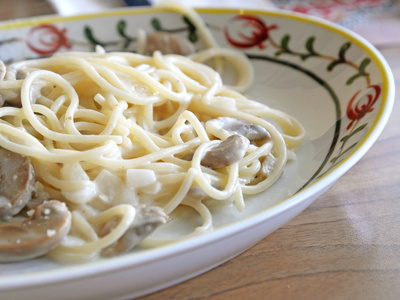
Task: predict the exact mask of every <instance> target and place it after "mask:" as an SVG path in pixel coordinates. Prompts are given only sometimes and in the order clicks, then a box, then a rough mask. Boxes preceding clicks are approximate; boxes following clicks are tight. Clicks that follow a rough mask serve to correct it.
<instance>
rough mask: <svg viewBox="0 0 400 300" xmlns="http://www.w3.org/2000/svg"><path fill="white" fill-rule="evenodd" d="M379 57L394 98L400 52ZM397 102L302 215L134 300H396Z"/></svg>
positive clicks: (42, 9)
mask: <svg viewBox="0 0 400 300" xmlns="http://www.w3.org/2000/svg"><path fill="white" fill-rule="evenodd" d="M51 12H52V11H51V8H50V6H49V5H48V4H47V3H46V2H44V1H41V0H27V1H26V0H14V1H7V0H0V19H2V20H5V19H12V18H19V17H24V16H32V15H41V14H48V13H51ZM381 52H382V54H383V55H384V56H385V58H386V59H387V60H388V62H389V64H390V66H391V68H392V70H393V73H394V76H395V82H396V88H397V89H398V90H400V45H393V46H391V47H389V48H385V49H381ZM398 98H399V96H398V95H396V103H395V107H394V110H393V113H392V116H391V118H390V120H389V123H388V125H387V126H386V128H385V130H384V131H383V133H382V135H381V136H380V137H379V139H378V141H377V142H376V143H375V144H374V146H373V147H372V148H371V149H370V151H369V152H368V153H367V154H366V155H365V156H364V157H363V158H362V159H361V160H360V161H359V162H358V163H357V164H356V165H355V166H354V167H353V168H352V169H350V170H349V171H348V172H347V173H346V174H345V175H344V176H343V177H342V178H340V179H339V180H338V181H337V182H336V183H335V184H334V185H333V186H332V187H331V188H330V189H329V190H328V191H327V192H326V193H325V194H324V195H322V196H321V197H320V198H319V199H317V200H316V201H315V202H314V203H313V204H312V205H311V206H309V207H308V208H307V209H306V210H305V211H304V212H303V213H302V214H300V215H299V216H298V217H296V218H295V219H294V220H292V221H291V222H290V223H288V224H286V225H285V226H283V227H282V228H280V229H278V230H277V231H275V232H274V233H273V234H271V235H270V236H268V237H267V238H265V239H264V240H263V241H261V242H260V243H258V244H257V245H255V246H253V247H252V248H251V249H249V250H248V251H246V252H244V253H243V254H241V255H239V256H238V257H236V258H234V259H232V260H230V261H229V262H227V263H225V264H223V265H221V266H219V267H217V268H215V269H213V270H211V271H209V272H207V273H205V274H203V275H200V276H198V277H196V278H193V279H191V280H188V281H186V282H184V283H181V284H178V285H176V286H173V287H171V288H167V289H165V290H162V291H160V292H157V293H154V294H151V295H148V296H146V297H142V298H141V299H142V300H158V299H213V300H224V299H274V300H279V299H309V300H310V299H377V300H380V299H384V300H390V299H393V300H397V299H400V171H399V168H400V155H399V153H400V111H399V105H398V101H399V99H398ZM0 298H1V296H0Z"/></svg>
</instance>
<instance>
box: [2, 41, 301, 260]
mask: <svg viewBox="0 0 400 300" xmlns="http://www.w3.org/2000/svg"><path fill="white" fill-rule="evenodd" d="M215 57H219V58H220V59H221V60H223V61H228V62H229V61H230V62H235V64H236V69H237V70H238V74H239V75H240V76H239V78H238V81H237V85H233V86H226V85H224V83H223V80H222V78H221V76H220V74H219V73H218V72H217V71H215V70H214V69H212V68H211V67H209V66H207V65H205V64H203V63H202V62H206V61H208V60H210V59H213V58H215ZM8 70H9V71H8V72H7V73H6V76H5V78H4V80H3V81H1V82H0V92H1V94H2V95H3V97H4V98H6V100H7V99H9V100H10V99H12V98H13V97H14V98H18V99H20V101H21V106H20V107H15V106H4V107H2V108H0V146H1V147H3V148H5V149H8V150H10V151H12V152H15V153H19V154H22V155H23V156H27V157H29V158H30V159H31V161H32V164H33V165H34V168H35V171H36V175H37V182H36V184H35V190H34V195H35V197H36V198H37V199H39V200H45V199H58V200H60V201H62V202H65V203H66V205H67V207H68V209H69V210H70V211H71V214H72V223H71V229H70V232H69V234H68V236H67V237H66V238H65V239H64V240H63V242H62V243H61V244H60V245H59V246H58V247H57V248H56V249H54V250H52V251H50V252H49V253H48V255H49V256H50V257H52V258H54V259H56V260H62V261H76V260H88V259H94V258H97V257H99V256H100V255H107V249H108V250H109V249H110V247H111V246H112V245H114V244H115V243H116V242H117V241H118V240H119V239H121V237H123V236H124V234H125V233H126V232H128V231H129V229H130V228H131V227H132V224H133V223H134V220H135V219H136V218H137V217H138V216H139V214H140V213H141V207H154V206H155V207H161V208H162V209H163V211H164V212H165V214H166V215H170V214H171V213H173V212H174V210H175V209H176V208H177V207H178V206H182V205H183V206H187V207H189V208H191V209H194V210H195V211H197V212H198V213H199V214H200V215H201V217H202V218H203V224H202V225H201V226H200V228H198V229H199V230H200V231H209V230H212V224H213V220H212V213H211V212H210V210H209V208H208V207H207V205H206V204H205V202H204V201H203V200H204V199H214V201H219V200H230V201H232V202H233V203H234V204H235V205H236V207H237V209H238V210H243V209H245V195H249V194H256V193H260V192H262V191H264V190H266V189H268V188H269V187H270V186H271V185H272V184H273V183H274V182H275V181H276V180H277V179H278V178H279V177H280V175H281V174H282V172H283V169H284V167H285V164H286V162H287V160H288V158H290V157H293V156H294V152H293V151H294V150H295V149H296V147H297V146H298V145H299V144H300V143H301V141H302V139H303V137H304V130H303V127H302V126H301V125H300V124H299V123H298V122H297V121H296V120H295V119H294V118H293V117H291V116H289V115H287V114H285V113H283V112H281V111H277V110H274V109H272V108H270V107H267V106H265V105H263V104H260V103H258V102H256V101H253V100H250V99H248V98H247V97H245V96H244V95H243V92H245V91H246V89H248V88H249V87H250V85H251V80H252V76H253V75H252V69H251V65H250V63H249V62H248V61H247V58H246V57H245V56H244V55H243V54H240V53H236V52H234V51H233V50H227V49H220V48H215V47H214V48H210V49H205V50H203V51H200V52H197V53H195V54H193V55H192V56H190V57H184V56H180V55H175V54H168V55H163V54H161V53H160V52H159V51H156V52H154V53H153V55H152V56H145V55H142V54H137V53H123V52H110V53H106V52H105V51H104V49H102V48H100V47H98V48H97V51H96V52H94V53H83V52H67V53H62V54H55V55H53V56H52V57H48V58H41V59H32V60H29V61H23V62H18V63H15V64H14V65H12V66H11V67H9V68H8ZM15 70H18V73H19V74H21V73H23V74H24V77H23V78H22V79H20V78H19V77H18V74H17V72H15ZM240 70H242V71H240ZM7 97H8V98H7ZM271 120H273V122H275V123H276V124H278V125H279V126H275V125H273V122H272V121H271ZM229 126H231V127H229ZM238 127H240V128H242V129H241V130H245V131H246V130H247V132H245V133H243V132H242V133H237V128H238ZM249 128H250V129H249ZM253 129H255V130H258V131H259V132H261V134H264V135H263V136H262V137H258V136H257V137H256V138H251V137H246V138H245V139H246V140H247V142H246V141H245V142H243V141H242V139H243V138H242V139H241V138H240V137H238V138H236V140H235V141H232V143H233V145H235V147H236V145H238V147H239V148H238V149H239V150H237V152H239V151H242V152H243V155H242V157H240V158H239V159H236V160H234V161H233V162H228V165H226V166H223V167H212V166H209V165H204V163H203V162H204V158H205V157H206V156H207V155H208V153H210V152H212V151H214V150H215V152H216V154H215V155H219V154H218V153H217V152H218V151H217V150H218V149H219V148H221V149H222V151H225V150H226V149H224V148H223V147H224V145H227V144H226V143H224V142H225V141H228V139H229V138H230V137H231V136H233V135H235V136H246V134H247V133H248V131H249V130H253ZM227 143H228V142H227ZM246 143H247V144H246ZM232 147H233V146H232ZM240 147H242V148H240ZM227 149H236V148H231V147H228V148H227ZM235 151H236V150H234V152H235ZM223 153H225V152H223ZM232 155H236V156H237V155H239V154H237V153H236V152H235V153H233V154H232ZM239 156H240V155H239ZM217 157H218V156H217ZM217 160H219V159H218V158H217Z"/></svg>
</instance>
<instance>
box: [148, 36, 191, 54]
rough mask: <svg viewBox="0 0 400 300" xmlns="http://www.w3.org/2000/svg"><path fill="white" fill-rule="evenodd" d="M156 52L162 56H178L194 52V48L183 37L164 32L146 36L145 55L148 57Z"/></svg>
mask: <svg viewBox="0 0 400 300" xmlns="http://www.w3.org/2000/svg"><path fill="white" fill-rule="evenodd" d="M156 50H158V51H160V52H161V53H162V54H180V55H189V54H192V53H193V52H194V51H195V49H194V46H193V45H192V44H191V43H190V42H189V41H188V40H187V39H185V38H184V37H182V36H179V35H176V34H171V33H165V32H156V33H151V34H149V35H147V37H146V54H148V55H150V54H152V53H153V52H154V51H156Z"/></svg>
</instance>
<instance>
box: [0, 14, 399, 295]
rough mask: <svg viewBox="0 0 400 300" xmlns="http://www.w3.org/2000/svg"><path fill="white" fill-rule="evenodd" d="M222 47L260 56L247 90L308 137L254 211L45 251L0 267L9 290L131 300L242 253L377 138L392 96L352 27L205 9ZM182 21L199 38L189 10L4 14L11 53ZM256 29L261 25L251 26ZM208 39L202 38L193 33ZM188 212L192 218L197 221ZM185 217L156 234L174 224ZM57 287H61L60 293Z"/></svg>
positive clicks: (1, 286) (128, 39)
mask: <svg viewBox="0 0 400 300" xmlns="http://www.w3.org/2000/svg"><path fill="white" fill-rule="evenodd" d="M199 13H200V14H201V16H202V17H203V18H204V20H205V22H206V23H207V25H208V26H209V28H210V29H211V31H212V33H213V35H214V36H215V38H216V39H217V41H218V43H219V44H220V46H222V47H233V48H236V49H242V50H243V51H245V52H246V53H247V54H248V56H249V57H250V58H251V61H252V63H253V64H254V67H255V70H256V82H255V85H254V87H253V88H252V89H251V91H250V92H249V96H250V98H252V99H255V100H257V101H261V102H264V103H266V104H268V105H270V106H272V107H275V108H278V109H281V110H283V111H285V112H287V113H289V114H292V115H293V116H294V117H296V118H297V119H298V120H299V121H300V122H302V123H303V125H304V126H305V128H306V131H307V139H306V141H305V142H304V143H303V144H302V145H301V147H300V148H299V150H298V152H297V153H298V160H297V161H293V162H290V163H289V164H288V166H287V168H286V170H285V172H284V175H283V176H282V178H280V180H279V181H278V182H277V183H276V184H275V185H274V186H273V187H272V188H271V189H270V190H268V191H267V192H265V193H263V194H260V195H257V196H254V197H252V198H248V199H247V200H246V209H245V211H244V212H242V213H238V212H236V211H235V209H233V208H232V209H229V208H228V209H222V208H220V209H216V211H215V212H214V219H215V220H217V221H216V223H215V230H214V231H213V232H211V233H207V234H204V235H201V236H198V237H193V238H190V239H187V240H182V241H179V242H176V243H173V244H169V245H165V246H162V247H159V248H155V249H141V248H138V249H136V250H135V251H133V252H132V253H128V254H126V255H123V256H120V257H116V258H112V259H102V260H98V261H94V262H88V263H84V264H74V265H62V264H57V263H54V262H51V261H49V260H47V259H46V258H41V259H36V260H31V261H26V262H21V263H13V264H2V265H0V295H1V299H3V300H5V299H14V300H17V299H55V298H57V299H89V298H91V299H99V300H100V299H126V298H132V297H137V296H141V295H144V294H147V293H151V292H154V291H157V290H159V289H162V288H165V287H168V286H171V285H173V284H176V283H179V282H181V281H183V280H185V279H188V278H191V277H193V276H196V275H198V274H200V273H202V272H205V271H207V270H209V269H211V268H213V267H215V266H217V265H219V264H221V263H223V262H225V261H227V260H229V259H231V258H232V257H234V256H236V255H238V254H239V253H241V252H242V251H245V250H246V249H248V248H249V247H251V246H252V245H254V244H255V243H257V242H259V241H260V240H261V239H263V238H264V237H266V236H267V235H268V234H270V233H271V232H273V231H274V230H276V229H277V228H279V227H280V226H282V225H283V224H285V223H286V222H288V221H289V220H291V219H292V218H294V217H295V216H296V215H297V214H299V213H300V212H301V211H302V210H304V209H305V208H306V207H307V206H308V205H309V204H311V203H312V202H313V201H314V200H315V199H316V198H317V197H318V196H320V195H321V194H322V193H323V192H324V191H326V190H327V189H328V188H329V186H330V185H331V184H332V183H333V182H334V181H335V180H336V179H338V178H339V177H340V176H341V175H343V174H344V173H345V172H346V171H347V170H348V169H349V168H351V167H352V166H353V165H354V164H355V163H356V162H357V161H358V160H359V159H360V158H361V157H362V156H363V155H364V154H365V152H366V151H367V150H368V149H369V148H370V147H371V146H372V144H373V143H374V142H375V140H376V139H377V137H378V136H379V134H380V133H381V131H382V129H383V127H384V126H385V124H386V122H387V120H388V118H389V115H390V112H391V109H392V106H393V102H394V83H393V78H392V74H391V71H390V69H389V67H388V65H387V63H386V62H385V60H384V58H383V57H382V56H381V55H380V54H379V53H378V52H377V50H375V49H374V48H373V46H371V45H370V44H369V43H368V42H367V41H365V40H363V39H361V38H360V37H358V36H356V35H354V34H353V33H351V32H349V31H347V30H345V29H343V28H340V27H337V26H335V25H332V24H330V23H326V22H324V21H320V20H317V19H314V18H310V17H305V16H301V15H297V14H293V13H284V12H268V11H255V10H249V11H242V10H240V11H239V10H229V9H221V10H217V9H201V10H199ZM139 27H140V28H143V29H145V30H146V31H148V32H152V31H154V30H156V29H159V30H160V29H161V30H174V31H176V32H177V33H178V34H182V35H184V36H189V35H190V36H191V37H192V38H194V40H196V38H197V39H199V36H198V32H196V31H194V30H193V28H192V27H191V26H190V24H187V23H186V22H185V21H184V20H183V19H182V18H181V16H178V15H176V14H174V13H170V12H166V11H162V10H155V9H151V8H149V9H140V10H118V11H110V12H106V13H102V14H97V15H85V16H77V17H66V18H61V17H45V18H38V19H30V20H23V21H18V22H14V23H3V24H0V58H1V59H2V60H3V61H5V62H10V61H13V60H18V59H22V58H31V57H37V56H41V55H50V54H52V53H54V52H58V51H68V50H84V51H90V50H92V49H93V45H94V43H98V42H100V43H101V44H103V45H104V47H105V48H106V50H108V51H112V50H127V51H131V50H134V49H135V40H134V39H135V35H136V30H137V28H139ZM252 34H253V35H252ZM194 43H195V45H196V47H199V48H201V47H202V43H201V40H197V41H195V42H194ZM189 219H190V218H186V219H185V218H183V220H180V221H179V222H184V225H185V226H190V221H189ZM176 225H177V223H174V222H173V223H172V224H169V225H168V226H166V227H165V229H161V230H159V232H158V234H159V235H160V234H166V235H168V234H170V233H171V232H173V231H174V230H176V228H178V227H182V226H176ZM55 295H56V296H55Z"/></svg>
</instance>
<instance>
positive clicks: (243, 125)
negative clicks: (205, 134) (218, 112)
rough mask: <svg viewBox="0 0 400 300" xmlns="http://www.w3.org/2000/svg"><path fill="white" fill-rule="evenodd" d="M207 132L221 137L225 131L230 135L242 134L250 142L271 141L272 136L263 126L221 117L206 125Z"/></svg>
mask: <svg viewBox="0 0 400 300" xmlns="http://www.w3.org/2000/svg"><path fill="white" fill-rule="evenodd" d="M206 128H207V131H210V132H211V133H212V134H214V135H216V136H219V135H220V134H221V133H222V132H223V131H227V132H229V133H230V134H240V135H242V136H244V137H245V138H248V139H249V140H250V141H256V140H259V141H262V140H266V139H270V138H271V135H270V134H269V132H268V131H267V130H266V129H265V128H264V127H262V126H260V125H257V124H252V123H249V122H246V121H244V120H241V119H238V118H232V117H219V118H216V119H211V120H209V121H207V123H206Z"/></svg>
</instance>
